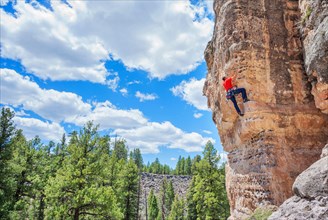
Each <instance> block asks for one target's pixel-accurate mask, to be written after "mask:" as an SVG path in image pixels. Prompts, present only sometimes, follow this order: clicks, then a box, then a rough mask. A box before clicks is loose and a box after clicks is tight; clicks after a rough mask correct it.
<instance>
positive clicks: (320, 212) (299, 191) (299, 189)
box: [269, 144, 328, 220]
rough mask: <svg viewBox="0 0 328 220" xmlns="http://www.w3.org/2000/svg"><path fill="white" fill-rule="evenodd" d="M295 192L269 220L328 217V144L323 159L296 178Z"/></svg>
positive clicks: (315, 219) (316, 219) (314, 219)
mask: <svg viewBox="0 0 328 220" xmlns="http://www.w3.org/2000/svg"><path fill="white" fill-rule="evenodd" d="M293 192H294V196H293V197H291V198H289V199H288V200H286V201H285V202H284V203H283V204H282V205H281V206H280V207H279V209H278V210H277V211H276V212H274V213H273V214H272V215H271V216H270V217H269V220H320V219H322V220H326V219H328V144H327V145H326V147H325V148H324V150H323V152H322V155H321V159H320V160H318V161H317V162H315V163H314V164H312V165H311V166H310V167H309V168H308V169H306V170H305V171H304V172H303V173H301V174H300V175H299V176H298V177H297V178H296V180H295V183H294V185H293Z"/></svg>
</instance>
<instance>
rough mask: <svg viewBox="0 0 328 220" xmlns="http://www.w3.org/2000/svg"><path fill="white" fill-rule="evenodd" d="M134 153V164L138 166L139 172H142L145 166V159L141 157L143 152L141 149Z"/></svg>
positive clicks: (135, 150)
mask: <svg viewBox="0 0 328 220" xmlns="http://www.w3.org/2000/svg"><path fill="white" fill-rule="evenodd" d="M131 152H132V154H131V155H132V159H133V161H134V163H135V164H136V165H137V167H138V170H139V171H140V170H141V169H142V166H143V159H142V156H141V152H140V149H139V148H136V149H134V150H133V151H131Z"/></svg>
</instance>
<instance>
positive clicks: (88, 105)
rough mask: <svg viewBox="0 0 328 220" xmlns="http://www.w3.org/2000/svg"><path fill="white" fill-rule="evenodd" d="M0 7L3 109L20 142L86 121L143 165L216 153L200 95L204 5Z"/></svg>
mask: <svg viewBox="0 0 328 220" xmlns="http://www.w3.org/2000/svg"><path fill="white" fill-rule="evenodd" d="M0 4H1V39H0V40H1V96H0V100H1V105H2V106H9V107H11V108H12V109H13V110H14V111H15V113H16V116H15V118H14V120H15V123H16V124H17V127H18V128H22V129H23V130H24V132H25V135H26V136H27V137H28V138H32V137H33V136H34V135H39V136H40V137H41V138H42V139H43V140H44V142H45V143H47V141H49V140H53V141H55V142H57V141H58V140H59V139H60V137H61V136H62V134H63V133H69V132H70V131H72V130H77V129H79V128H80V127H81V126H83V125H84V124H85V123H86V122H87V121H89V120H93V121H94V122H95V123H96V124H100V131H101V132H102V133H103V134H110V135H111V136H113V137H115V136H117V137H122V138H124V139H126V141H127V144H128V146H129V148H130V149H133V148H135V147H138V148H140V149H141V151H142V153H143V156H144V160H145V162H147V161H153V160H154V159H155V158H156V157H158V158H159V159H160V161H161V162H162V163H166V164H169V165H171V166H174V164H175V163H176V161H175V159H176V158H178V157H179V155H182V156H188V155H190V156H194V155H196V154H200V153H201V152H202V150H203V147H204V145H205V144H206V142H207V141H208V140H211V141H212V142H215V146H216V147H217V149H218V151H219V152H220V153H222V146H221V144H220V140H219V137H218V134H217V130H216V128H215V125H214V123H213V122H212V118H211V112H210V111H209V109H207V104H206V98H205V97H204V96H202V87H203V83H204V79H205V76H206V71H207V70H206V64H205V62H204V59H203V52H204V49H205V47H206V44H207V42H208V41H209V40H210V38H211V35H212V31H213V26H214V23H213V12H212V8H211V7H212V4H213V2H212V1H192V2H189V1H138V0H136V1H58V0H57V1H51V0H47V1H33V0H32V1H25V2H24V1H10V0H0Z"/></svg>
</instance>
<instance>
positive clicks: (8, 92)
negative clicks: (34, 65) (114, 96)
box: [0, 69, 91, 122]
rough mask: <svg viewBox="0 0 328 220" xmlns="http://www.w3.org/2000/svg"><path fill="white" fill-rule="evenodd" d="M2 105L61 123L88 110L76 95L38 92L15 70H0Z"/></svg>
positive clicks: (37, 87) (50, 91)
mask: <svg viewBox="0 0 328 220" xmlns="http://www.w3.org/2000/svg"><path fill="white" fill-rule="evenodd" d="M0 75H1V103H3V104H8V105H13V106H18V105H22V106H23V108H24V109H25V110H31V111H33V112H35V113H37V114H38V115H40V116H41V117H43V118H45V119H48V120H53V121H56V122H60V121H62V120H72V117H75V116H76V115H81V114H86V113H88V112H89V111H90V109H91V106H90V105H89V104H87V103H84V102H83V101H82V98H81V97H80V96H78V95H76V94H75V93H71V92H59V91H56V90H53V89H50V90H46V89H41V88H40V87H39V85H38V84H36V83H35V82H33V81H31V79H30V78H29V77H27V76H25V77H23V76H21V75H20V74H18V73H17V72H15V71H14V70H10V69H0Z"/></svg>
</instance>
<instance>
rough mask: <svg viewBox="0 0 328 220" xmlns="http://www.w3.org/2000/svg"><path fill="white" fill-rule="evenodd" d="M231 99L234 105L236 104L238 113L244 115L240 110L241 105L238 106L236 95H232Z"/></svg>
mask: <svg viewBox="0 0 328 220" xmlns="http://www.w3.org/2000/svg"><path fill="white" fill-rule="evenodd" d="M230 100H231V101H232V103H233V105H234V106H235V109H236V111H237V113H238V114H239V115H242V114H241V111H240V109H239V107H238V104H237V101H236V98H235V96H232V97H231V98H230Z"/></svg>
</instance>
